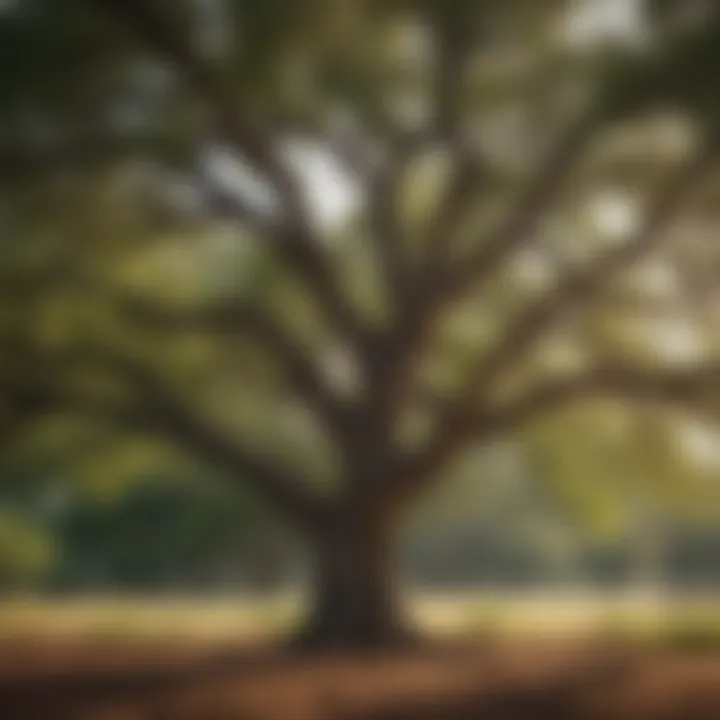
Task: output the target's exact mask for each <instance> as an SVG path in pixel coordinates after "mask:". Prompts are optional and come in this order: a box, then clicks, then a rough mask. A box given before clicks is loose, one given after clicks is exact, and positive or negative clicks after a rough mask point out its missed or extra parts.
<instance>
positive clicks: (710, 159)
mask: <svg viewBox="0 0 720 720" xmlns="http://www.w3.org/2000/svg"><path fill="white" fill-rule="evenodd" d="M719 152H720V143H719V142H718V137H717V136H716V135H715V134H713V135H712V137H711V138H710V139H709V142H708V143H707V144H703V146H702V147H701V148H700V150H699V151H698V152H697V153H696V154H695V156H694V157H693V158H692V159H691V160H690V161H689V162H688V163H687V164H686V165H685V166H684V167H683V168H682V169H681V170H679V171H678V172H676V173H673V174H672V176H671V177H670V179H669V180H668V181H667V182H666V183H665V186H664V187H663V189H662V190H661V192H660V193H659V194H658V196H657V198H656V200H655V202H654V204H653V205H652V207H651V208H650V210H649V211H648V212H647V215H646V217H645V221H644V223H643V224H642V226H641V227H640V228H639V230H638V232H637V233H635V235H634V236H633V237H631V238H630V239H629V240H628V241H627V242H626V243H624V244H623V245H621V246H619V247H613V248H612V249H611V250H609V251H608V252H607V253H606V254H604V255H603V256H602V257H601V258H600V259H599V260H598V261H596V262H595V263H593V264H592V265H591V266H590V267H587V268H582V269H579V270H578V271H576V272H575V273H573V274H571V275H569V276H568V277H567V278H566V279H565V280H564V281H562V282H561V283H560V285H559V287H558V288H556V289H555V291H553V292H551V293H550V294H549V295H547V296H546V297H545V298H544V299H542V300H541V301H540V302H539V303H538V304H536V305H534V306H532V307H530V308H529V309H528V310H526V311H525V313H524V314H522V315H521V316H520V318H519V319H518V320H516V321H515V323H513V325H512V328H511V330H510V331H509V332H508V334H507V335H506V336H505V337H504V338H503V339H502V340H501V341H500V343H499V344H498V346H497V347H496V348H495V349H494V350H493V351H491V352H490V354H489V355H487V356H486V357H485V358H484V359H483V360H481V361H480V362H479V363H478V365H477V367H476V368H475V369H474V371H473V372H472V373H471V378H470V383H469V387H468V391H467V392H466V393H465V394H463V395H462V396H461V397H459V398H458V399H457V400H456V401H455V402H451V403H450V404H449V406H448V407H447V409H446V410H445V412H444V413H442V416H441V418H440V420H439V422H438V431H437V433H436V436H435V438H434V439H433V440H432V441H431V443H430V446H429V447H428V448H427V450H426V451H425V452H423V453H422V454H421V456H420V457H419V458H417V459H416V460H415V461H413V462H411V463H410V465H409V467H410V468H411V469H410V470H405V471H404V472H403V473H401V477H403V478H405V479H404V480H401V481H400V482H408V483H411V484H412V483H413V482H414V481H413V480H412V475H413V474H414V473H416V474H418V476H419V477H425V476H427V475H428V474H432V473H434V472H436V471H437V469H438V468H439V467H441V466H442V465H444V464H445V463H446V462H447V461H448V460H449V459H450V458H451V457H453V456H454V455H455V453H457V452H458V451H459V450H460V449H462V447H463V446H464V445H465V444H466V443H467V442H469V441H470V440H472V439H473V438H474V437H477V436H478V435H481V434H483V433H489V432H490V431H492V430H493V427H495V428H497V427H498V425H501V424H502V423H501V422H500V421H499V420H498V417H497V416H494V415H493V413H492V411H490V410H488V409H487V408H485V407H482V408H481V409H480V410H478V397H479V396H481V395H482V393H483V392H485V391H487V389H488V388H489V387H491V386H492V384H493V383H494V382H495V380H496V379H497V376H498V374H500V373H502V372H503V371H504V370H505V369H506V368H507V367H509V366H511V365H512V363H513V362H515V361H516V360H517V359H518V358H519V357H521V356H522V354H523V351H524V350H525V349H526V348H528V347H529V346H530V345H531V344H532V343H533V342H534V341H535V340H536V339H537V338H538V337H539V336H540V335H542V333H543V332H544V331H545V330H547V329H548V328H549V327H551V326H552V324H553V323H554V322H555V320H556V319H557V317H558V315H559V314H561V313H562V312H563V311H564V310H565V309H566V308H567V307H568V306H573V307H574V306H575V304H576V303H577V302H580V301H583V300H586V299H587V298H589V297H592V296H593V294H594V293H595V292H596V291H598V290H600V289H602V288H603V287H604V285H605V283H606V282H607V281H608V280H609V279H610V278H611V277H612V276H613V274H614V273H615V272H617V271H618V270H620V269H622V268H623V267H626V266H627V265H629V264H631V263H632V262H634V261H635V260H637V259H638V258H639V257H641V256H642V255H643V254H645V253H647V252H648V251H650V250H651V249H652V248H653V247H654V246H655V244H656V243H657V242H658V241H659V239H660V237H661V233H662V231H663V230H664V229H665V227H666V226H667V225H668V224H669V223H670V222H671V221H672V219H673V217H674V216H675V214H676V212H677V211H678V209H679V208H680V207H681V206H682V205H683V203H684V202H685V201H686V199H687V198H688V196H689V195H690V194H691V193H692V192H693V191H694V189H695V188H696V186H697V184H698V183H699V182H700V181H702V180H703V179H704V178H705V177H706V176H707V175H708V174H709V172H710V171H711V170H712V169H713V168H714V167H715V166H716V164H717V161H718V153H719ZM625 372H626V374H624V375H623V374H621V373H620V372H619V371H618V370H617V369H615V370H613V371H612V372H610V371H605V372H604V373H601V374H599V375H598V376H596V377H595V378H594V381H595V382H599V381H600V380H602V381H603V382H605V383H606V384H607V383H609V382H610V381H611V380H612V381H614V382H615V383H616V384H617V385H620V384H621V382H624V383H625V384H624V387H625V388H628V387H630V386H631V385H632V383H633V381H634V382H636V383H638V387H642V383H641V382H640V380H641V378H639V377H638V376H637V375H628V374H627V371H625ZM671 380H672V382H669V384H668V385H667V386H665V389H666V390H667V391H668V392H669V391H671V390H672V391H674V390H679V389H682V382H687V379H686V378H677V377H675V378H672V379H671ZM553 392H559V391H558V390H553ZM545 393H548V394H552V393H550V390H547V389H546V390H544V391H543V397H544V394H545ZM532 402H533V403H538V402H539V399H534V400H533V401H532ZM540 404H542V403H540ZM516 412H517V411H516ZM418 482H422V481H421V480H418Z"/></svg>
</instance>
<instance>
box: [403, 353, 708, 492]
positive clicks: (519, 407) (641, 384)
mask: <svg viewBox="0 0 720 720" xmlns="http://www.w3.org/2000/svg"><path fill="white" fill-rule="evenodd" d="M718 390H720V366H717V365H710V366H699V367H698V368H694V369H691V370H665V371H663V370H648V369H647V368H637V367H631V366H622V365H615V366H612V365H608V366H604V367H599V368H596V369H595V370H592V371H588V372H587V373H586V374H582V375H579V376H578V377H574V378H569V379H564V380H557V381H548V382H546V383H544V384H540V385H539V386H537V387H535V388H533V389H531V390H529V391H528V392H527V393H526V394H525V395H524V396H522V397H521V398H520V399H518V400H515V401H512V402H510V403H508V404H506V405H501V406H498V407H494V408H493V407H475V408H473V407H471V406H469V405H468V406H466V407H463V408H457V409H456V410H455V414H454V415H453V416H452V417H447V418H446V424H445V425H444V432H441V433H438V435H437V436H436V437H435V439H434V441H433V442H432V443H431V444H430V445H429V446H428V447H427V448H426V449H425V450H424V451H423V452H421V453H420V454H419V455H417V456H416V457H412V458H410V459H408V460H407V461H406V462H405V464H404V466H403V467H402V469H401V470H400V471H399V472H398V475H397V478H398V479H397V482H398V484H399V485H400V486H401V488H404V490H405V492H406V493H413V492H418V491H420V490H421V489H422V488H423V487H425V486H426V485H427V484H429V483H430V482H432V480H433V478H435V477H437V475H438V473H440V472H441V471H442V469H443V468H445V467H446V466H447V464H448V463H449V462H450V461H451V460H452V459H453V458H454V457H455V456H456V455H457V454H458V453H459V452H460V451H462V449H463V448H465V447H466V446H467V445H468V444H470V443H472V442H473V441H477V440H479V439H485V440H487V439H489V438H492V437H495V436H497V435H502V434H506V433H510V432H513V431H515V430H517V429H518V428H520V427H522V426H523V425H526V424H528V423H530V422H533V421H535V420H537V419H538V418H539V417H541V416H542V415H544V414H546V413H549V412H552V411H554V410H558V409H560V408H562V407H563V406H565V405H567V404H569V403H572V402H577V401H579V400H587V399H592V398H609V399H617V400H628V401H629V402H652V403H661V404H670V405H676V406H680V407H683V408H686V409H690V410H695V411H701V410H702V409H703V407H704V405H706V404H707V402H708V399H709V398H710V399H712V396H711V394H712V392H713V391H718ZM717 399H720V396H719V397H718V398H717ZM716 407H717V406H716ZM708 409H709V408H708Z"/></svg>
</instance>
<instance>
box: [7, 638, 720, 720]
mask: <svg viewBox="0 0 720 720" xmlns="http://www.w3.org/2000/svg"><path fill="white" fill-rule="evenodd" d="M0 660H1V661H2V662H1V663H0V665H1V667H0V718H3V720H40V719H41V718H42V719H43V720H466V719H467V720H470V718H472V719H473V720H475V719H480V720H482V719H483V718H487V719H488V720H506V719H508V720H509V719H515V718H518V719H522V720H525V719H527V720H530V719H532V720H542V719H544V718H549V719H550V718H551V719H552V720H563V719H565V718H579V719H584V718H588V719H589V718H597V719H598V720H600V719H602V720H607V719H612V718H618V719H619V718H623V719H625V718H633V719H635V718H657V719H658V720H659V719H667V720H670V719H671V718H672V719H675V718H677V720H692V719H693V718H698V719H700V718H702V719H703V720H706V719H708V718H710V719H712V718H720V657H717V656H709V655H706V656H690V655H683V654H680V653H671V652H669V651H666V652H662V653H661V652H659V651H655V652H651V651H650V650H647V649H645V650H642V649H638V648H627V647H626V648H618V647H609V646H602V645H597V644H587V643H586V644H583V643H578V642H574V643H558V642H555V643H549V642H545V643H529V642H525V643H514V644H510V643H504V644H502V645H500V644H498V645H494V646H489V645H488V646H485V647H477V646H472V647H470V646H464V647H459V646H456V647H445V648H432V649H431V648H428V649H425V650H423V651H418V652H415V653H414V654H412V655H408V654H396V655H383V656H374V657H373V656H352V657H351V656H347V655H345V656H341V655H333V656H325V657H316V658H314V659H312V660H310V659H307V658H300V657H298V656H295V655H292V654H289V653H280V652H272V651H265V652H260V651H258V650H255V651H248V650H245V651H230V650H228V649H227V648H226V649H220V650H218V649H217V648H215V649H207V648H204V649H196V650H195V651H194V652H190V651H188V649H187V648H185V649H184V652H180V650H179V649H174V648H157V647H148V648H144V649H141V650H138V649H137V648H134V649H133V650H132V651H130V650H129V649H128V648H127V647H122V646H120V645H117V644H112V643H109V644H102V643H99V644H98V643H95V644H93V645H91V646H86V647H84V646H82V645H81V644H77V643H75V644H72V645H70V644H69V643H66V644H65V645H64V646H63V645H58V644H56V645H55V646H50V645H48V644H43V643H40V642H35V644H34V645H33V646H32V647H29V646H28V645H27V644H26V645H22V644H21V643H20V644H18V643H15V644H13V645H9V644H8V645H6V646H5V647H2V646H0Z"/></svg>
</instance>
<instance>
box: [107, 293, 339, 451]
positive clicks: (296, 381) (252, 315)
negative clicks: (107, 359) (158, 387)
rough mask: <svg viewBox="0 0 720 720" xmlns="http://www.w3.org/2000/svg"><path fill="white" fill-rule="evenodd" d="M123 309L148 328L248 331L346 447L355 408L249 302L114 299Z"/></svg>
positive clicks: (287, 336)
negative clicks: (191, 304) (169, 303)
mask: <svg viewBox="0 0 720 720" xmlns="http://www.w3.org/2000/svg"><path fill="white" fill-rule="evenodd" d="M117 304H118V306H119V307H120V309H121V312H123V314H124V315H125V316H126V317H128V318H129V319H130V320H131V321H132V322H134V323H138V324H140V325H141V326H142V325H144V326H145V327H148V328H150V329H160V330H162V329H173V330H179V331H189V332H200V333H214V334H227V335H231V336H232V337H235V338H239V337H242V336H245V335H247V336H248V337H251V338H253V339H255V340H256V341H257V342H259V343H260V344H261V345H262V346H263V347H264V348H265V349H266V350H267V351H268V353H269V354H270V356H271V357H272V359H273V360H275V361H277V362H278V363H279V365H280V366H281V367H282V368H283V370H284V372H285V375H286V376H287V378H288V380H289V382H290V386H291V389H292V390H293V391H294V392H295V393H296V394H297V395H298V396H299V397H300V398H301V399H302V400H304V401H305V402H307V403H308V405H309V406H310V408H311V409H312V410H314V411H315V412H316V413H317V415H318V416H319V417H320V419H321V421H322V422H323V423H324V425H325V427H326V430H327V431H328V432H329V433H330V434H331V435H332V436H333V437H334V438H335V439H336V440H338V441H339V442H340V444H341V446H342V447H345V448H346V449H347V446H348V444H349V443H350V438H351V433H352V424H353V412H352V408H350V407H349V406H348V405H346V404H345V403H344V402H343V401H342V400H341V399H340V398H339V397H337V395H336V394H335V393H334V392H333V390H332V388H331V387H330V386H329V385H328V384H327V383H326V382H325V381H324V380H323V378H322V376H321V374H320V373H319V371H318V368H317V366H316V365H315V363H314V362H313V361H312V358H311V356H310V355H309V353H308V352H306V350H305V349H304V348H303V347H301V345H300V344H299V343H298V342H297V341H296V340H295V339H293V338H292V337H291V335H290V333H289V332H288V331H287V330H286V329H285V328H284V327H282V326H281V324H280V323H278V322H277V321H276V320H275V319H274V318H273V317H271V316H270V315H269V314H268V313H267V312H266V311H264V310H263V309H262V308H260V307H259V306H257V305H256V304H254V303H252V302H251V301H249V300H245V299H242V298H237V299H235V300H231V301H229V302H225V303H222V304H220V305H217V306H214V307H210V308H203V309H200V310H196V311H189V312H187V311H177V310H174V309H170V308H161V307H158V306H157V305H155V304H151V303H148V302H146V301H144V300H135V299H129V298H122V297H121V298H118V299H117Z"/></svg>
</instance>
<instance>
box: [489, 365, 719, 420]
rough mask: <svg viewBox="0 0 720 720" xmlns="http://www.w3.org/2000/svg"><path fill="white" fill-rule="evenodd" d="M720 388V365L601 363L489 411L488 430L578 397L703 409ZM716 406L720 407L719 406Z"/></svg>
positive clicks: (531, 416) (541, 386)
mask: <svg viewBox="0 0 720 720" xmlns="http://www.w3.org/2000/svg"><path fill="white" fill-rule="evenodd" d="M718 390H720V366H717V365H708V366H705V365H703V366H699V367H697V368H694V369H692V370H665V371H662V370H648V369H646V368H638V367H629V366H622V365H615V366H613V365H608V366H604V367H599V368H596V369H594V370H592V371H589V372H587V373H585V374H581V375H579V376H578V377H574V378H569V379H565V380H556V381H552V382H546V383H544V384H542V385H540V386H538V387H536V388H534V389H532V390H530V391H528V392H527V393H526V394H525V396H524V397H522V398H520V399H519V400H517V401H515V402H514V403H511V404H510V405H508V406H506V407H504V408H501V409H498V410H496V411H494V412H491V413H489V415H486V416H485V417H484V418H483V420H482V426H483V428H484V429H485V431H486V432H490V433H493V434H495V433H498V432H509V431H512V430H514V429H516V428H517V427H520V426H521V425H524V424H527V423H530V422H532V421H534V420H536V419H537V418H538V417H539V416H541V415H543V414H545V413H548V412H552V411H554V410H558V409H560V408H561V407H563V406H564V405H567V404H569V403H572V402H576V401H578V400H586V399H592V398H612V399H617V400H628V401H631V402H632V401H636V402H643V401H647V402H653V403H667V404H671V405H680V406H683V407H688V408H691V409H695V410H700V409H702V408H703V406H704V405H705V404H706V403H707V402H708V401H710V402H711V403H712V402H713V400H717V399H720V397H718V398H713V395H712V393H713V392H717V391H718ZM714 409H717V408H714Z"/></svg>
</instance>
